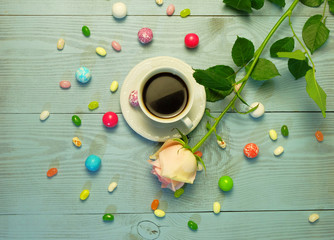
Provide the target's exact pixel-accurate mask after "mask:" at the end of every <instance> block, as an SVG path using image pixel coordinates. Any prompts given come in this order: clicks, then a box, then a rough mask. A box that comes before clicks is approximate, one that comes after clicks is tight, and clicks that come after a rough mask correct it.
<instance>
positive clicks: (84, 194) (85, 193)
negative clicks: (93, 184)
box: [80, 189, 89, 201]
mask: <svg viewBox="0 0 334 240" xmlns="http://www.w3.org/2000/svg"><path fill="white" fill-rule="evenodd" d="M88 196H89V190H88V189H85V190H82V192H81V193H80V200H82V201H85V200H86V199H87V198H88Z"/></svg>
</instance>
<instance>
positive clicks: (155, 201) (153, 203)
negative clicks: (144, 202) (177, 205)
mask: <svg viewBox="0 0 334 240" xmlns="http://www.w3.org/2000/svg"><path fill="white" fill-rule="evenodd" d="M158 206H159V200H158V199H154V200H153V201H152V203H151V208H152V210H153V211H154V210H157V209H158Z"/></svg>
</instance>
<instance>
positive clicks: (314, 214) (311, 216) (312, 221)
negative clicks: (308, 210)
mask: <svg viewBox="0 0 334 240" xmlns="http://www.w3.org/2000/svg"><path fill="white" fill-rule="evenodd" d="M318 219H319V215H318V214H316V213H313V214H311V215H310V216H309V217H308V221H309V222H310V223H314V222H315V221H317V220H318Z"/></svg>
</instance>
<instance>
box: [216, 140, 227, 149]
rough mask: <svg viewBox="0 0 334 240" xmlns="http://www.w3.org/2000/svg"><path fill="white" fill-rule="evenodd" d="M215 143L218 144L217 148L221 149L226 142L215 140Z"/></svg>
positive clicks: (224, 146)
mask: <svg viewBox="0 0 334 240" xmlns="http://www.w3.org/2000/svg"><path fill="white" fill-rule="evenodd" d="M217 143H218V145H219V147H221V148H222V149H225V148H226V142H225V141H224V140H222V141H219V140H217Z"/></svg>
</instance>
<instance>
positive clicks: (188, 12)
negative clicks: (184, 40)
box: [180, 8, 190, 18]
mask: <svg viewBox="0 0 334 240" xmlns="http://www.w3.org/2000/svg"><path fill="white" fill-rule="evenodd" d="M189 15H190V9H188V8H186V9H183V10H182V11H181V12H180V16H181V17H183V18H185V17H187V16H189Z"/></svg>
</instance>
